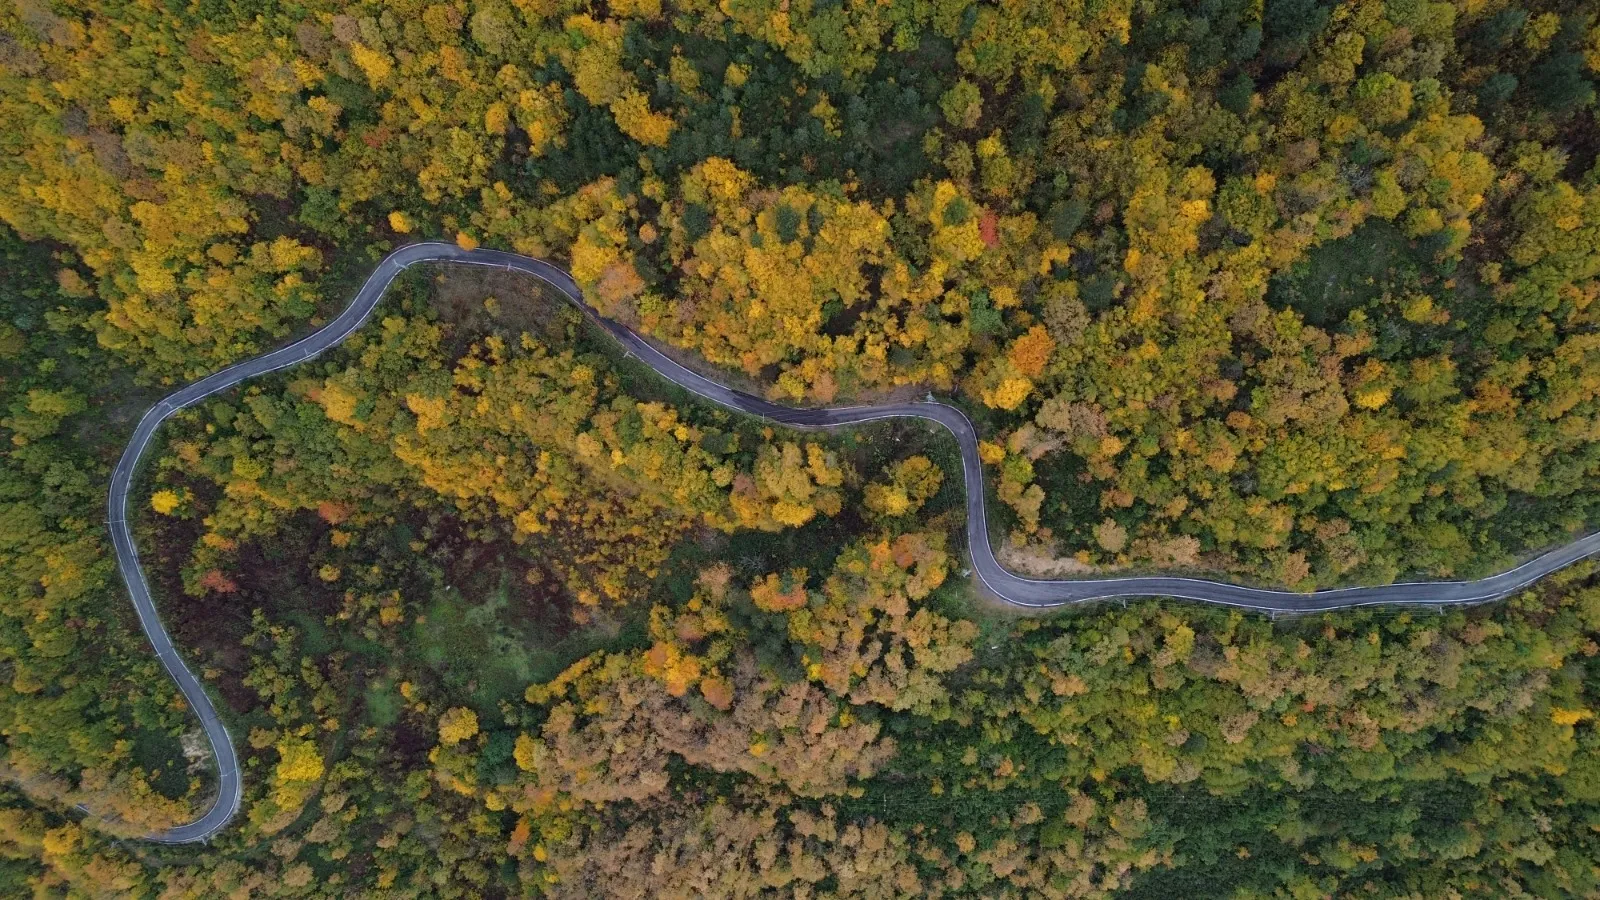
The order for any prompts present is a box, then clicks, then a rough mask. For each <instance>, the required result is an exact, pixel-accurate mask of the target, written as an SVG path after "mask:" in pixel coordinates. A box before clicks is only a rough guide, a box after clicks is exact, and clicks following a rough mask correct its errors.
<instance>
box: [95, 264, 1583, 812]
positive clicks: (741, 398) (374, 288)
mask: <svg viewBox="0 0 1600 900" xmlns="http://www.w3.org/2000/svg"><path fill="white" fill-rule="evenodd" d="M417 263H454V264H458V265H473V266H485V267H488V268H494V269H506V270H509V271H514V272H521V273H523V274H526V275H532V276H533V277H535V278H538V279H539V280H541V281H543V282H545V283H546V284H548V285H550V286H551V287H553V288H555V289H556V290H557V291H559V292H560V293H561V294H562V295H563V296H565V297H566V298H567V300H569V301H571V302H572V303H573V305H575V306H576V307H578V309H580V310H582V311H583V313H584V315H586V316H587V317H588V318H589V319H590V320H591V321H593V322H594V323H596V324H597V325H599V326H600V327H601V328H604V329H605V330H606V332H607V333H609V334H610V335H611V336H612V337H614V338H616V340H617V341H618V342H619V343H621V344H622V345H623V347H624V348H626V349H627V350H628V351H629V352H630V353H632V354H633V355H634V356H637V357H638V358H639V359H640V360H641V361H642V362H643V363H644V364H645V365H647V366H649V367H650V368H652V369H654V370H655V371H656V373H657V374H659V375H661V376H662V377H663V378H665V379H667V380H668V381H671V382H672V383H673V384H676V385H677V386H679V387H681V388H683V389H684V390H686V391H688V392H690V393H691V394H695V395H696V396H699V397H702V398H704V399H706V400H709V401H711V402H712V403H716V404H718V405H720V406H724V407H727V408H728V409H732V410H737V411H739V412H743V413H748V414H750V415H754V416H759V417H761V418H764V419H768V420H771V421H773V422H777V423H780V424H783V425H789V426H793V427H796V428H808V429H827V428H839V427H843V426H847V425H856V424H860V423H862V422H871V421H874V420H878V419H894V418H914V419H925V420H927V421H931V422H937V423H938V424H940V425H942V426H944V427H945V429H946V430H948V431H949V432H950V433H951V434H953V435H954V436H955V438H956V442H957V443H958V444H959V445H960V448H961V469H962V476H963V477H964V478H965V484H966V489H967V490H966V495H967V546H968V549H969V552H970V555H971V557H972V568H973V571H974V572H975V573H976V574H977V576H978V578H979V579H980V580H981V581H982V582H983V583H984V585H985V586H986V587H988V589H989V590H990V591H991V592H993V593H994V595H995V596H997V597H999V598H1000V599H1001V600H1004V601H1005V602H1007V603H1011V604H1014V605H1016V606H1023V607H1033V608H1044V607H1054V606H1065V605H1069V604H1074V603H1082V602H1085V601H1090V600H1108V599H1116V598H1126V597H1177V598H1181V599H1185V600H1195V601H1199V602H1203V603H1214V604H1218V605H1222V606H1232V607H1239V608H1243V609H1252V610H1259V611H1262V612H1269V613H1278V612H1284V613H1304V612H1318V611H1324V610H1333V609H1345V608H1350V607H1358V606H1374V605H1379V604H1409V605H1417V606H1433V607H1443V606H1451V605H1459V604H1470V603H1480V602H1483V601H1486V600H1494V599H1497V598H1500V597H1504V596H1505V595H1507V594H1510V593H1512V592H1514V591H1516V590H1518V589H1520V588H1523V587H1526V586H1528V585H1529V584H1532V583H1533V582H1535V581H1538V580H1539V579H1541V578H1543V577H1545V576H1546V575H1549V574H1550V573H1552V572H1554V571H1556V570H1558V569H1561V568H1564V567H1566V566H1568V565H1571V564H1572V563H1574V562H1577V561H1578V560H1580V559H1583V558H1585V557H1587V556H1590V555H1593V554H1595V553H1600V533H1595V534H1591V535H1588V536H1586V537H1583V538H1580V539H1578V540H1576V541H1573V542H1572V543H1570V544H1567V545H1565V546H1563V547H1560V548H1558V549H1555V550H1551V551H1550V552H1548V553H1545V554H1543V555H1541V556H1538V557H1536V558H1534V559H1532V560H1529V561H1528V562H1526V563H1524V564H1522V565H1520V566H1517V567H1516V568H1514V569H1509V570H1507V571H1504V572H1501V573H1499V574H1497V575H1491V576H1489V577H1487V578H1483V579H1480V580H1478V581H1426V582H1409V583H1403V584H1386V585H1378V586H1372V587H1350V588H1339V589H1335V590H1325V591H1315V592H1312V593H1296V592H1293V591H1282V590H1272V589H1269V588H1258V587H1247V586H1244V585H1238V584H1229V583H1227V582H1222V581H1210V580H1207V579H1203V578H1180V577H1168V576H1161V575H1151V576H1137V577H1128V578H1095V579H1082V580H1067V581H1041V580H1036V579H1032V578H1023V577H1020V576H1018V575H1013V574H1012V573H1010V572H1008V571H1006V570H1005V569H1004V568H1002V567H1001V565H1000V563H999V561H998V560H996V559H995V556H994V550H993V548H992V547H991V545H990V543H989V528H988V518H987V513H986V511H985V509H984V492H983V464H982V462H981V461H980V460H979V458H978V434H977V430H976V429H974V428H973V425H972V422H971V420H969V419H968V418H967V416H966V414H965V413H963V412H962V411H961V410H960V409H957V408H956V407H954V406H951V405H949V404H946V403H939V402H937V401H932V400H930V401H926V402H917V403H890V404H883V405H880V406H850V407H833V408H826V409H796V408H794V407H789V406H782V405H779V404H776V403H772V402H770V401H767V400H764V399H762V398H760V397H755V396H752V395H750V394H746V393H743V392H741V391H736V390H734V389H733V388H730V387H728V386H726V385H723V384H719V383H717V382H715V381H712V380H711V379H709V378H706V377H705V376H703V375H700V374H697V373H695V372H692V371H690V370H688V369H686V368H684V367H683V366H681V365H679V364H678V363H676V362H673V361H672V360H671V359H669V358H668V357H667V356H666V355H664V354H663V353H661V351H659V350H657V349H656V348H655V347H654V346H652V345H651V344H649V343H648V342H646V341H645V340H644V339H642V338H640V337H639V335H637V334H635V333H634V332H633V331H632V330H631V329H629V328H627V327H626V326H624V325H620V324H618V323H616V322H612V321H610V320H609V319H605V318H603V317H601V316H600V314H599V313H597V312H595V310H594V309H593V308H591V307H590V306H589V305H588V304H587V303H585V302H584V300H583V293H582V291H580V290H579V288H578V285H577V283H576V282H575V281H573V279H572V276H571V275H569V274H568V273H567V272H566V271H565V270H563V269H561V268H560V267H558V266H554V265H551V264H550V263H547V262H544V261H543V260H538V259H533V258H531V257H526V256H521V255H519V254H516V253H508V252H505V251H501V250H463V249H462V248H460V247H458V246H456V245H455V244H444V243H422V244H412V245H410V246H407V247H402V248H400V249H398V250H396V251H394V252H393V253H390V254H389V255H388V256H387V257H385V258H384V259H383V261H382V262H380V263H379V264H378V266H377V268H376V269H374V270H373V272H372V274H371V275H370V276H368V277H367V280H366V282H365V283H364V284H363V285H362V286H361V290H360V291H359V292H358V293H357V294H356V296H355V299H354V300H353V301H351V303H350V305H349V306H347V307H345V309H344V311H343V312H341V313H339V315H338V316H337V317H335V318H334V319H333V321H331V322H329V323H328V324H327V325H325V326H323V327H322V328H321V329H319V330H317V331H316V332H314V333H312V334H310V335H308V336H306V337H305V338H303V339H301V340H299V341H297V342H295V343H293V344H290V345H289V346H287V347H283V348H281V349H278V350H274V351H272V352H270V353H266V354H263V355H261V356H258V357H255V358H254V359H248V360H245V361H244V362H240V363H236V364H234V365H232V366H229V367H228V368H226V369H223V370H222V371H220V372H217V373H215V374H213V375H209V376H207V377H205V378H202V379H200V380H199V381H197V382H195V383H193V384H191V385H188V386H187V387H184V388H182V389H180V390H177V391H174V392H173V393H171V394H169V395H168V396H167V397H166V398H165V399H163V400H161V402H159V403H157V404H156V405H155V406H154V407H153V408H151V409H150V411H149V412H147V413H145V415H144V417H143V418H142V419H140V420H139V426H138V428H136V429H135V430H134V434H133V439H132V440H130V441H129V442H128V446H127V449H126V450H124V451H123V453H122V458H121V460H119V461H118V463H117V467H116V470H115V471H114V472H113V473H112V477H111V500H110V517H109V524H110V528H111V537H112V542H113V543H114V544H115V546H116V551H117V564H118V566H119V567H120V568H121V570H122V578H123V581H124V582H126V583H127V585H128V593H129V594H130V595H132V597H133V605H134V609H135V610H136V611H137V612H138V614H139V624H140V626H141V627H143V629H144V633H145V636H146V637H148V638H149V639H150V644H151V646H152V647H154V648H155V651H156V656H157V657H159V658H160V660H161V664H162V665H163V666H165V667H166V670H167V673H168V674H169V675H171V676H172V679H173V681H175V682H176V683H177V685H178V689H179V690H180V691H181V692H182V693H183V696H184V698H185V699H187V700H188V701H189V705H190V706H192V707H193V708H194V710H195V714H196V715H198V716H199V718H200V724H201V726H202V727H203V728H204V730H205V733H206V738H207V739H208V740H209V741H210V742H211V748H212V751H213V753H214V754H215V756H216V758H217V761H218V767H219V778H218V782H219V790H218V794H217V799H216V802H215V803H214V805H213V806H212V807H211V809H210V810H209V811H208V812H207V813H206V814H205V815H204V816H202V817H200V818H199V819H197V820H196V821H194V822H191V823H189V824H187V825H182V826H179V827H177V828H174V829H172V830H170V831H166V832H162V833H160V834H155V835H151V836H150V837H149V839H150V840H153V841H159V842H163V843H189V842H193V841H203V840H206V839H208V838H210V837H212V836H213V835H215V834H216V833H217V832H218V831H220V830H221V829H222V828H223V827H224V826H225V825H226V824H227V823H228V821H229V820H230V819H232V818H233V815H234V813H236V812H238V810H239V804H240V799H241V797H242V793H241V783H240V779H239V759H238V754H237V753H236V752H235V751H234V748H233V741H232V739H231V738H230V737H229V736H228V731H227V729H226V728H225V727H223V724H222V720H221V718H220V717H219V716H218V715H217V711H216V707H215V706H213V705H212V703H211V698H210V697H209V696H208V695H207V694H206V692H205V689H204V687H202V686H201V684H200V681H199V680H198V679H196V678H195V676H194V674H193V673H192V672H190V671H189V668H188V667H187V666H185V665H184V663H183V660H182V659H181V658H180V657H179V656H178V653H177V651H176V650H175V649H174V648H173V646H172V641H171V639H170V638H169V637H168V636H167V631H166V628H164V627H163V626H162V624H161V619H160V616H159V615H158V614H157V613H156V608H155V604H154V603H153V602H151V599H150V590H149V587H148V585H147V584H146V582H145V579H144V573H143V571H142V570H141V569H140V567H139V554H138V549H137V548H136V547H135V546H134V543H133V535H132V533H131V532H130V531H129V528H128V521H127V510H128V492H129V489H130V487H131V486H132V483H133V476H134V472H135V470H136V469H137V468H138V465H139V461H140V460H141V459H142V458H143V457H144V454H145V451H146V450H147V449H149V446H150V444H151V442H152V440H153V439H154V437H155V433H156V429H157V428H159V427H160V425H161V423H162V422H164V421H166V419H167V418H168V417H169V416H171V415H172V414H173V413H175V412H177V411H178V410H180V409H183V408H185V407H188V406H193V405H194V404H196V403H199V402H200V401H201V400H204V399H205V398H206V397H209V396H211V395H212V394H215V393H217V392H219V391H224V390H227V389H228V388H231V387H233V386H234V385H236V384H239V383H240V382H242V381H245V380H246V379H250V378H254V377H256V376H258V375H264V374H266V373H268V372H274V371H277V370H279V369H284V368H287V367H289V366H293V365H296V364H298V363H301V362H304V361H306V360H308V359H311V358H313V357H315V356H317V355H318V354H320V353H322V352H323V351H324V350H327V349H328V348H329V347H333V346H335V345H337V344H339V343H340V342H341V341H343V340H344V339H345V338H347V337H349V336H350V335H351V333H353V332H354V331H355V330H356V329H358V328H360V327H361V325H362V323H364V322H365V321H366V320H367V318H368V316H370V315H371V314H372V310H373V309H374V308H375V307H376V306H377V305H378V302H379V301H380V300H381V299H382V298H383V294H384V291H385V290H386V289H387V288H388V287H389V283H390V282H391V281H393V280H394V278H395V276H397V275H399V274H400V273H401V272H403V271H405V269H406V268H408V267H410V266H413V265H416V264H417Z"/></svg>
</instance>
